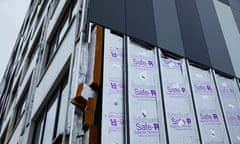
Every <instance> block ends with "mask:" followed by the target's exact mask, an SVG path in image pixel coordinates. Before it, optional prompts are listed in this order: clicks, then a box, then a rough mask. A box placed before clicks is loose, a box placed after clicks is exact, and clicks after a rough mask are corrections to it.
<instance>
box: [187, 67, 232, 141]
mask: <svg viewBox="0 0 240 144" xmlns="http://www.w3.org/2000/svg"><path fill="white" fill-rule="evenodd" d="M189 73H190V79H191V86H192V91H193V97H194V102H195V108H196V112H197V119H198V123H199V128H200V132H201V139H202V142H203V143H204V144H225V143H229V142H228V137H227V132H226V127H225V124H224V120H223V115H222V113H221V107H220V104H219V100H218V95H217V91H216V86H215V84H214V81H213V77H212V74H211V72H210V70H203V69H200V68H197V67H194V66H191V65H190V66H189Z"/></svg>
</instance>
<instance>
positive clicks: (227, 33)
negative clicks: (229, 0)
mask: <svg viewBox="0 0 240 144" xmlns="http://www.w3.org/2000/svg"><path fill="white" fill-rule="evenodd" d="M214 6H215V9H216V12H217V16H218V19H219V22H220V25H221V28H222V31H223V36H224V38H225V41H226V45H227V48H228V52H229V55H230V58H231V61H232V65H233V69H234V71H235V74H236V76H237V77H238V78H240V65H239V54H240V47H239V46H240V34H239V32H238V26H237V24H236V21H235V19H234V16H233V13H232V10H231V8H230V7H229V6H228V5H225V4H223V3H221V2H219V1H217V0H214Z"/></svg>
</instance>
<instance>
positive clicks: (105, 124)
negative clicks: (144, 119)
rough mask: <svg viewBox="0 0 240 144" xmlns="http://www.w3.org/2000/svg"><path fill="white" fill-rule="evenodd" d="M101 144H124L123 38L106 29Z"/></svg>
mask: <svg viewBox="0 0 240 144" xmlns="http://www.w3.org/2000/svg"><path fill="white" fill-rule="evenodd" d="M103 58H104V64H103V65H104V67H103V95H102V96H103V97H102V99H103V102H102V128H101V134H102V136H101V143H102V144H106V143H114V144H115V143H116V144H117V143H118V144H123V143H124V125H123V124H124V111H123V109H124V108H123V105H124V102H123V68H122V67H123V63H122V59H123V37H121V36H118V35H116V34H113V33H111V31H110V30H107V29H105V37H104V54H103Z"/></svg>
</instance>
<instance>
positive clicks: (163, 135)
mask: <svg viewBox="0 0 240 144" xmlns="http://www.w3.org/2000/svg"><path fill="white" fill-rule="evenodd" d="M155 53H156V57H155V61H156V67H157V74H158V78H159V79H158V81H159V83H158V86H157V87H158V90H159V91H160V92H159V94H160V95H158V96H157V101H156V105H157V117H158V122H159V124H161V128H162V129H163V130H162V131H161V132H160V135H159V142H161V143H163V144H167V143H169V141H168V135H167V134H168V130H167V126H166V124H167V121H166V117H164V113H165V107H164V97H163V86H162V84H161V81H162V77H161V66H160V55H161V50H160V48H157V47H156V48H155ZM161 117H162V118H161Z"/></svg>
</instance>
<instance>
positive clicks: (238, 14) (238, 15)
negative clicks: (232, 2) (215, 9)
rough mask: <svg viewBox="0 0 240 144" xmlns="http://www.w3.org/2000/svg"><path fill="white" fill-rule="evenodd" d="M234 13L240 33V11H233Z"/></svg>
mask: <svg viewBox="0 0 240 144" xmlns="http://www.w3.org/2000/svg"><path fill="white" fill-rule="evenodd" d="M232 12H233V16H234V18H235V21H236V23H237V26H238V31H239V32H240V11H237V10H235V9H232Z"/></svg>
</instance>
